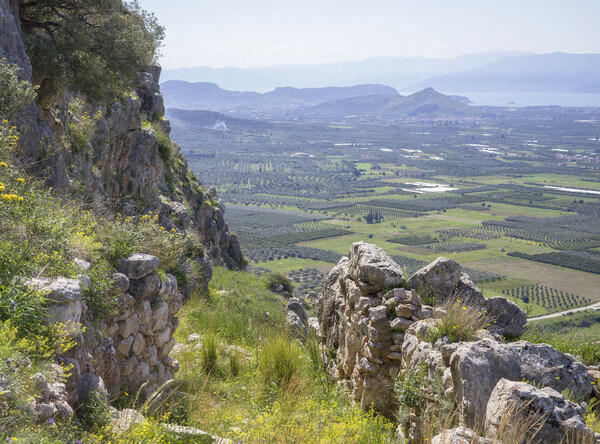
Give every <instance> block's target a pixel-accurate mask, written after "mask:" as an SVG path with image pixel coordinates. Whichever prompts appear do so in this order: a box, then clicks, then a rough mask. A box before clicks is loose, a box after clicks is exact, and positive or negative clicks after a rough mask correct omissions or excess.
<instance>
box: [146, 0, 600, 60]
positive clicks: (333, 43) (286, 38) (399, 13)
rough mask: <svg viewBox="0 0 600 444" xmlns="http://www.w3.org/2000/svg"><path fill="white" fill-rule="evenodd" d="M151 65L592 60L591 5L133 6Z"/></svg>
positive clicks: (595, 4) (315, 2)
mask: <svg viewBox="0 0 600 444" xmlns="http://www.w3.org/2000/svg"><path fill="white" fill-rule="evenodd" d="M139 3H140V5H141V6H142V7H143V8H144V9H146V10H147V11H150V12H153V13H155V14H156V16H157V18H158V20H159V22H160V23H161V24H162V25H164V26H165V27H166V35H167V36H166V39H165V42H164V44H165V46H164V47H163V48H162V50H161V52H162V57H161V59H160V63H161V64H162V65H163V68H166V69H174V68H181V67H193V66H211V67H215V68H220V67H224V66H237V67H250V66H269V65H288V64H319V63H330V62H338V61H347V60H364V59H366V58H369V57H382V56H386V57H397V56H423V57H440V58H453V57H457V56H459V55H462V54H469V53H479V52H487V51H491V50H515V51H529V52H534V53H539V54H542V53H549V52H554V51H562V52H570V53H585V52H593V53H600V27H599V26H598V18H599V17H600V0H568V1H567V0H408V1H407V0H300V1H298V0H293V1H291V0H210V1H208V0H191V1H190V0H188V1H184V0H139Z"/></svg>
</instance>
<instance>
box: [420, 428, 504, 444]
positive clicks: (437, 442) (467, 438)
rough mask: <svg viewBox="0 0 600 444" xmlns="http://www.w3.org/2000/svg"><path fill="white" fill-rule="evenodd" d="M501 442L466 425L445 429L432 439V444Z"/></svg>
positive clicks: (490, 443) (497, 443) (496, 443)
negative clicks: (483, 435) (482, 435)
mask: <svg viewBox="0 0 600 444" xmlns="http://www.w3.org/2000/svg"><path fill="white" fill-rule="evenodd" d="M466 443H469V444H501V443H500V442H498V441H494V440H492V439H489V438H482V437H481V436H477V434H476V433H475V432H474V431H473V430H471V429H468V428H466V427H463V426H460V427H455V428H453V429H449V430H444V431H443V432H442V433H440V434H439V435H436V436H434V437H433V438H432V439H431V444H466Z"/></svg>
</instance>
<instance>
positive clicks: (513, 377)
mask: <svg viewBox="0 0 600 444" xmlns="http://www.w3.org/2000/svg"><path fill="white" fill-rule="evenodd" d="M450 371H451V374H452V381H453V387H454V393H455V397H456V404H457V405H458V407H459V409H460V413H461V417H462V418H463V420H464V423H465V424H466V425H467V426H469V427H474V426H476V425H481V424H483V423H484V422H485V411H486V406H487V404H488V401H489V399H490V396H491V394H492V391H493V390H494V388H495V387H496V384H497V383H498V381H500V380H501V379H503V378H504V379H508V380H510V381H522V380H525V381H530V382H531V383H534V384H538V385H540V386H543V387H550V388H552V389H554V390H557V391H558V392H563V391H564V390H566V389H569V390H571V391H572V392H573V394H574V396H575V397H576V399H578V400H579V401H583V400H585V399H587V397H588V396H589V395H590V394H591V392H592V382H594V381H593V379H592V377H591V376H590V375H589V374H588V371H587V369H586V367H585V366H584V365H583V364H582V363H581V362H579V361H577V360H576V359H575V358H574V357H573V356H571V355H567V354H565V353H562V352H560V351H558V350H556V349H554V348H552V347H551V346H549V345H547V344H531V343H529V342H526V341H518V342H514V343H508V344H503V343H500V342H497V341H493V340H490V339H483V340H481V341H477V342H473V343H461V344H459V345H458V346H457V347H456V350H455V351H454V353H452V356H451V358H450Z"/></svg>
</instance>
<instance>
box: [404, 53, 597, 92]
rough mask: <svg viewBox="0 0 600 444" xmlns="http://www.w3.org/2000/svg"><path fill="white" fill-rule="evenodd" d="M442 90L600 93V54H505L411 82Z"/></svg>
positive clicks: (417, 85) (412, 86)
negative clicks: (458, 70) (466, 67)
mask: <svg viewBox="0 0 600 444" xmlns="http://www.w3.org/2000/svg"><path fill="white" fill-rule="evenodd" d="M425 87H432V88H435V89H437V90H439V91H444V92H454V91H470V92H476V91H486V92H504V91H506V92H571V93H600V54H564V53H561V52H555V53H552V54H534V55H521V56H516V57H505V58H502V59H500V60H498V61H496V62H494V63H490V64H488V65H485V66H482V67H480V68H476V69H472V70H467V71H462V72H455V73H450V74H444V75H440V76H435V77H431V78H429V79H427V80H424V81H421V82H419V83H416V84H413V85H411V86H408V87H407V89H408V90H414V89H421V88H425Z"/></svg>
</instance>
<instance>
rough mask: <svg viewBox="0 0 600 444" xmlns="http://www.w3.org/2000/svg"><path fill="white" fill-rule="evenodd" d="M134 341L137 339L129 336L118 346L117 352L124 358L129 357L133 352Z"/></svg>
mask: <svg viewBox="0 0 600 444" xmlns="http://www.w3.org/2000/svg"><path fill="white" fill-rule="evenodd" d="M134 341H135V338H134V337H133V336H129V337H127V338H125V339H123V340H122V341H121V342H119V344H118V345H117V351H118V352H119V353H121V355H123V356H128V355H129V351H130V350H131V346H132V345H133V342H134Z"/></svg>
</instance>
